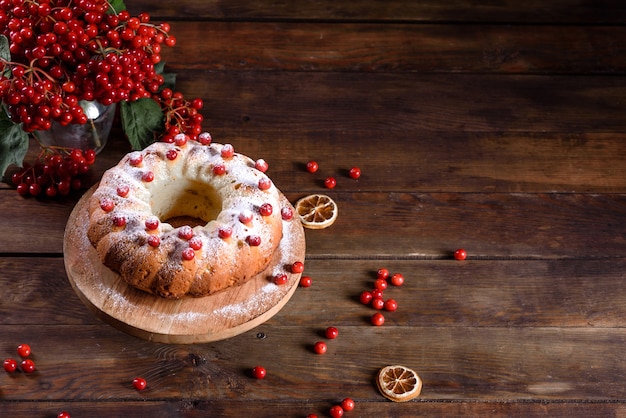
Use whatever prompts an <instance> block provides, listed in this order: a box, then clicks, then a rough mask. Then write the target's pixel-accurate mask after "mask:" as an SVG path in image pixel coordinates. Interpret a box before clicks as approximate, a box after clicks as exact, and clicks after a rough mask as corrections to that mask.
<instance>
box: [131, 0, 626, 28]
mask: <svg viewBox="0 0 626 418" xmlns="http://www.w3.org/2000/svg"><path fill="white" fill-rule="evenodd" d="M128 7H129V10H130V11H131V12H134V13H139V12H141V11H149V12H150V13H151V14H152V16H155V17H156V18H166V19H172V18H174V19H181V18H182V19H185V20H187V19H194V20H197V19H201V20H255V21H256V20H261V21H263V20H270V21H281V20H298V21H302V20H304V21H309V20H330V21H334V22H346V21H384V22H391V23H393V22H397V21H400V22H406V21H411V22H416V23H420V22H441V23H449V22H457V21H458V22H465V23H475V22H500V23H560V24H562V23H576V24H588V23H596V24H612V23H613V24H616V23H624V22H625V21H626V10H625V7H624V4H623V3H622V2H620V1H619V0H601V1H595V2H593V3H590V2H587V1H584V0H555V1H550V2H549V3H546V2H545V1H541V0H531V1H525V2H518V1H514V0H506V1H501V2H497V3H494V2H491V1H485V0H482V1H474V2H466V1H463V0H448V1H445V2H441V1H437V0H428V1H420V2H407V1H402V0H391V1H385V2H372V1H368V0H358V1H353V2H350V3H342V2H336V1H333V0H323V1H316V2H283V1H276V0H254V1H246V0H238V1H229V0H209V1H202V2H197V1H192V0H183V1H179V2H177V3H164V2H150V1H147V0H135V1H133V2H129V4H128Z"/></svg>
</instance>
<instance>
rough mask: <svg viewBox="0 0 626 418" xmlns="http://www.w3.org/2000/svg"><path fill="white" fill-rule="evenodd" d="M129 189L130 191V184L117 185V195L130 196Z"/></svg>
mask: <svg viewBox="0 0 626 418" xmlns="http://www.w3.org/2000/svg"><path fill="white" fill-rule="evenodd" d="M129 191H130V187H128V185H126V184H122V185H119V186H118V187H117V195H118V196H119V197H126V196H128V192H129Z"/></svg>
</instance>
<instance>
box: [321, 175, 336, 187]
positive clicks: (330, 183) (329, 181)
mask: <svg viewBox="0 0 626 418" xmlns="http://www.w3.org/2000/svg"><path fill="white" fill-rule="evenodd" d="M335 186H337V180H336V179H335V178H334V177H326V179H325V180H324V187H326V188H327V189H334V188H335Z"/></svg>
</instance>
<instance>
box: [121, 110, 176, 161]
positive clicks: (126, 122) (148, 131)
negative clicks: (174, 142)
mask: <svg viewBox="0 0 626 418" xmlns="http://www.w3.org/2000/svg"><path fill="white" fill-rule="evenodd" d="M120 104H121V105H122V106H121V109H120V115H121V118H122V128H123V129H124V132H125V133H126V136H127V137H128V142H130V145H131V147H132V148H133V149H135V150H140V149H144V148H145V147H147V146H148V145H150V144H151V143H153V142H154V141H155V138H156V134H157V133H160V132H163V129H165V120H164V116H163V111H162V110H161V106H159V104H158V103H157V102H156V101H154V100H153V99H150V98H144V99H139V100H137V101H134V102H120Z"/></svg>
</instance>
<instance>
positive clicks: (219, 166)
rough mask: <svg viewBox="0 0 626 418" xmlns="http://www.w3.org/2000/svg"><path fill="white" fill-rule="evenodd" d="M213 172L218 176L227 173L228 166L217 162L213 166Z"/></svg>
mask: <svg viewBox="0 0 626 418" xmlns="http://www.w3.org/2000/svg"><path fill="white" fill-rule="evenodd" d="M213 174H215V175H216V176H221V175H223V174H226V166H225V165H224V164H217V165H215V166H213Z"/></svg>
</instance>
